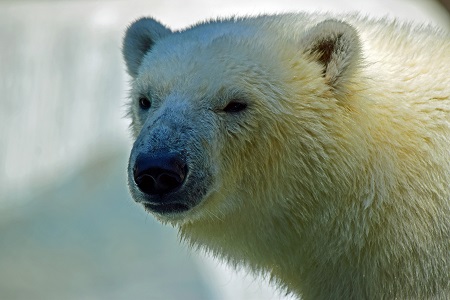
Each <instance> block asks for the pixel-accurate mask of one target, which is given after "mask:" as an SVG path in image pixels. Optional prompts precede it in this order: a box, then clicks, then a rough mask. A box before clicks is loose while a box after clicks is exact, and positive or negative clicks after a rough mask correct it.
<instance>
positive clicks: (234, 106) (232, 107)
mask: <svg viewBox="0 0 450 300" xmlns="http://www.w3.org/2000/svg"><path fill="white" fill-rule="evenodd" d="M246 108H247V104H246V103H243V102H239V101H236V100H233V101H231V102H230V103H228V105H227V106H225V108H224V109H223V111H224V112H227V113H237V112H240V111H243V110H244V109H246Z"/></svg>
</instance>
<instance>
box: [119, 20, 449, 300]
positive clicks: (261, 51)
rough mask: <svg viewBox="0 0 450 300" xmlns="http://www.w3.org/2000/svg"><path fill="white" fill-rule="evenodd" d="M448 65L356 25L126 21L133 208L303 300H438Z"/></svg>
mask: <svg viewBox="0 0 450 300" xmlns="http://www.w3.org/2000/svg"><path fill="white" fill-rule="evenodd" d="M449 49H450V38H449V35H448V34H447V33H445V32H443V31H440V30H438V29H435V28H431V27H425V26H413V25H411V24H401V23H399V22H396V21H390V20H386V19H383V20H372V19H369V18H365V17H359V16H357V15H342V16H340V15H328V14H307V13H295V14H281V15H262V16H257V17H243V18H238V17H234V18H229V19H220V20H212V21H208V22H204V23H200V24H197V25H195V26H193V27H190V28H188V29H186V30H182V31H174V32H173V31H171V30H170V29H169V28H167V27H166V26H164V25H162V24H161V23H159V22H158V21H156V20H154V19H151V18H142V19H139V20H137V21H136V22H134V23H133V24H132V25H131V26H130V27H129V28H128V29H127V31H126V34H125V37H124V42H123V55H124V60H125V62H126V66H127V71H128V73H129V75H130V76H131V95H130V105H129V114H130V116H131V120H132V122H131V130H132V133H133V136H134V139H135V141H134V145H133V148H132V151H131V154H130V159H129V166H128V175H129V176H128V180H129V189H130V192H131V195H132V196H133V198H134V200H135V201H136V202H138V203H140V204H142V205H143V206H144V207H145V209H146V210H147V211H149V212H151V213H153V214H154V215H155V216H156V218H158V219H159V220H161V221H162V222H163V223H170V224H172V225H174V226H176V227H177V228H179V230H180V233H181V236H182V238H183V239H184V240H186V241H188V243H189V244H190V245H192V246H193V247H196V248H200V249H206V250H207V251H210V252H212V253H213V254H214V255H215V256H217V257H220V258H222V259H225V260H226V261H228V262H229V263H231V264H232V265H239V266H246V267H248V268H249V269H250V270H251V271H253V272H255V273H257V274H261V273H262V274H267V275H268V276H269V277H270V278H271V279H272V280H273V281H274V282H275V283H276V284H277V285H278V286H279V287H281V288H284V289H286V291H288V292H291V293H293V294H295V295H297V296H298V297H301V298H302V299H449V298H450V75H449V69H450V50H449Z"/></svg>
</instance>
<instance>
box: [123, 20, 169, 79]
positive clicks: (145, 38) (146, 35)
mask: <svg viewBox="0 0 450 300" xmlns="http://www.w3.org/2000/svg"><path fill="white" fill-rule="evenodd" d="M171 33H172V31H171V30H170V29H168V28H167V27H165V26H164V25H162V24H161V23H159V22H157V21H155V20H153V19H151V18H141V19H139V20H137V21H135V22H134V23H132V24H131V25H130V26H129V27H128V29H127V31H126V33H125V37H124V39H123V45H122V54H123V58H124V60H125V63H126V65H127V71H128V74H130V75H131V76H132V77H133V78H134V77H136V76H137V73H138V69H139V66H140V65H141V63H142V59H143V57H144V55H145V54H146V53H147V52H148V51H149V50H150V49H151V48H152V46H153V45H154V44H155V42H156V41H157V40H159V39H161V38H163V37H165V36H167V35H169V34H171Z"/></svg>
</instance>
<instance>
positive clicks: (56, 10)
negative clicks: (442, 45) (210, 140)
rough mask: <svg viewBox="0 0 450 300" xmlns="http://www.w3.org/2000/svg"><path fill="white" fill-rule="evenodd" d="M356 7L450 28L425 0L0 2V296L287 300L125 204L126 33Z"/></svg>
mask: <svg viewBox="0 0 450 300" xmlns="http://www.w3.org/2000/svg"><path fill="white" fill-rule="evenodd" d="M299 10H307V11H333V12H346V11H361V12H362V13H364V14H368V15H372V16H380V17H381V16H386V15H389V16H393V17H398V18H400V19H403V20H408V21H414V22H421V23H423V22H426V23H433V24H436V25H438V26H440V27H442V28H445V29H447V30H450V18H449V15H448V13H447V12H446V10H445V9H444V8H443V7H442V6H440V5H439V4H438V2H434V1H432V0H379V1H375V0H358V1H355V0H341V1H333V0H329V1H326V0H303V1H302V0H296V1H294V0H292V1H290V0H276V1H256V0H254V1H245V0H240V1H237V0H230V1H216V0H215V1H206V0H204V1H201V0H197V1H149V0H147V1H144V0H141V1H125V0H124V1H56V0H55V1H0V299H5V300H8V299H165V300H166V299H167V300H171V299H199V300H202V299H208V300H209V299H223V300H228V299H233V300H239V299H261V300H263V299H290V298H289V297H286V296H284V295H283V294H280V293H279V292H277V291H276V290H275V289H274V288H273V287H270V286H269V285H268V284H267V282H265V281H264V280H263V279H261V278H256V279H255V278H254V277H252V276H250V275H246V273H245V271H241V272H239V273H236V272H235V271H233V270H230V269H228V268H227V267H225V266H224V265H222V264H220V263H219V262H217V261H216V260H214V259H212V258H210V257H207V256H205V255H202V254H197V253H192V252H191V251H189V249H186V247H185V246H184V245H182V244H180V243H179V242H178V239H177V234H176V231H175V230H174V229H173V228H170V227H167V226H162V225H160V224H159V223H157V222H156V221H155V220H154V219H153V218H152V216H148V215H147V214H145V213H144V212H143V210H142V208H141V207H139V206H138V205H135V204H134V203H133V201H132V200H131V199H130V197H129V195H128V191H127V188H126V181H125V169H126V163H127V155H128V151H129V149H130V148H131V139H130V138H129V134H128V131H127V127H128V120H126V119H124V118H123V116H124V114H125V108H124V103H125V101H126V97H127V89H128V87H127V82H128V80H129V78H128V77H127V75H126V74H125V70H124V65H123V62H122V58H121V53H120V47H121V38H122V35H123V32H124V30H125V27H126V26H127V25H128V24H129V23H130V22H131V21H133V20H134V19H136V18H138V17H140V16H144V15H146V16H153V17H156V18H157V19H158V20H160V21H162V22H163V23H164V24H166V25H168V26H169V27H171V28H172V29H180V28H183V27H185V26H188V25H190V24H192V23H195V22H198V21H200V20H203V19H206V18H212V17H216V16H228V15H233V14H237V15H243V14H250V15H254V14H259V13H272V12H288V11H299Z"/></svg>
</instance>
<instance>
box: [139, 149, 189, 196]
mask: <svg viewBox="0 0 450 300" xmlns="http://www.w3.org/2000/svg"><path fill="white" fill-rule="evenodd" d="M133 173H134V174H133V175H134V181H135V183H136V185H137V186H138V188H139V189H140V190H141V191H142V192H144V193H146V194H148V195H158V194H167V193H170V192H173V191H174V190H176V189H177V188H179V187H180V186H181V185H182V184H183V182H184V179H185V177H186V174H187V168H186V165H185V163H184V161H183V160H181V158H179V157H178V156H176V155H168V154H165V155H159V156H158V155H155V156H147V155H140V156H138V158H137V159H136V162H135V165H134V169H133Z"/></svg>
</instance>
